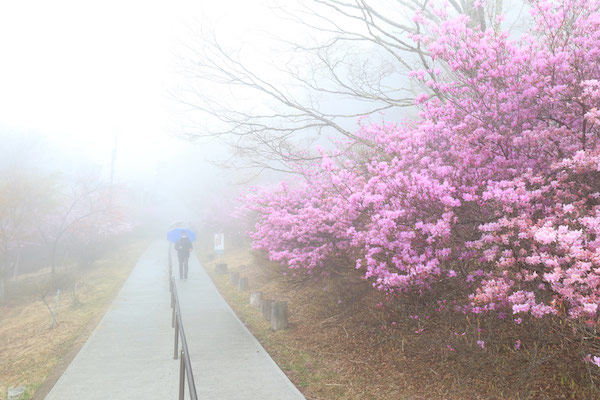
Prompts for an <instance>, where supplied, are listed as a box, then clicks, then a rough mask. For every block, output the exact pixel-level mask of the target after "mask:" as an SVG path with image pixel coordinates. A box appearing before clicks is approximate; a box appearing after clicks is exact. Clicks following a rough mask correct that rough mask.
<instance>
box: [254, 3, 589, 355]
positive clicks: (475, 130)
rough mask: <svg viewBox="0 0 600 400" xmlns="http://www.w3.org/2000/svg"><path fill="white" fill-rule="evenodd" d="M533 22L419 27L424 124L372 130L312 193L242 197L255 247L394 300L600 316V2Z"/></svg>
mask: <svg viewBox="0 0 600 400" xmlns="http://www.w3.org/2000/svg"><path fill="white" fill-rule="evenodd" d="M442 14H443V13H442ZM532 18H533V22H532V27H533V28H532V29H531V31H530V32H527V33H525V34H523V35H522V36H521V38H519V39H518V40H513V39H510V38H509V36H508V34H507V33H506V32H502V31H499V30H493V29H488V30H485V31H482V30H481V29H479V28H474V27H471V26H470V24H469V20H468V17H466V16H460V17H456V18H446V19H445V20H444V21H443V22H442V23H441V24H438V25H428V24H426V23H425V22H422V21H421V19H420V18H419V17H418V15H417V17H416V18H415V21H416V23H419V24H423V26H422V28H423V29H422V30H421V31H422V32H424V33H422V34H419V35H413V37H412V39H413V40H414V41H415V42H418V43H420V44H421V45H422V46H424V47H425V48H426V49H427V51H428V53H429V56H430V60H429V62H428V63H427V66H426V67H425V68H424V69H421V70H418V71H414V73H413V74H412V75H413V77H414V79H417V80H420V81H422V82H423V83H424V84H425V85H426V86H428V87H429V88H430V89H431V90H430V93H429V94H422V95H419V96H417V99H416V101H417V104H418V105H419V107H420V110H421V112H420V115H419V118H418V119H417V120H414V121H402V122H401V123H399V124H394V123H383V124H373V125H361V126H360V128H359V130H358V132H357V133H356V136H357V140H347V141H345V142H341V143H339V144H338V147H337V149H336V150H335V151H334V152H332V153H331V154H329V155H328V154H325V153H323V161H322V163H321V165H320V166H314V167H309V166H299V171H302V173H303V174H304V178H305V179H303V180H302V181H299V182H295V183H292V184H282V185H281V186H279V187H278V188H276V189H265V188H256V189H254V190H253V191H251V192H250V193H248V194H247V195H246V196H244V198H243V200H244V202H245V205H246V209H247V210H249V211H251V212H252V213H253V214H254V216H255V218H256V225H255V229H254V230H253V231H252V232H251V233H250V235H251V237H252V239H253V240H254V247H255V248H256V249H261V250H265V251H267V252H268V254H269V256H270V257H271V259H272V260H275V261H278V262H281V263H282V264H283V265H285V266H287V267H289V268H292V269H295V270H298V271H303V272H306V273H308V274H315V273H320V274H322V273H325V274H328V273H331V272H335V271H337V270H339V269H341V268H349V267H353V268H356V269H358V270H360V271H361V273H362V274H363V277H364V278H365V279H369V280H370V281H371V282H372V283H373V286H374V287H375V288H377V289H378V290H382V291H386V292H389V293H390V294H393V295H402V293H406V292H412V293H417V294H418V293H423V292H424V291H427V292H429V293H432V292H433V293H437V296H438V297H439V298H440V299H446V298H447V297H448V296H449V293H446V292H444V290H443V289H444V287H447V286H448V285H451V286H452V287H454V288H456V287H459V288H462V291H460V292H456V291H453V296H456V293H460V296H462V297H461V298H458V299H456V298H454V299H453V300H459V303H460V304H462V306H458V308H457V309H461V308H460V307H463V308H462V309H463V310H464V309H468V310H469V311H470V312H475V313H494V312H497V313H500V312H501V313H502V315H505V313H506V312H510V313H511V314H514V318H515V319H519V320H520V317H519V315H525V314H529V315H531V316H533V317H538V318H539V317H543V316H544V315H549V314H550V315H556V314H559V313H563V314H565V315H568V316H569V317H571V318H578V317H586V318H591V319H595V320H597V317H598V310H597V308H598V304H599V295H600V250H599V246H600V238H599V230H600V209H599V208H598V207H599V206H600V199H599V198H600V190H599V188H600V186H599V185H600V156H599V154H600V153H599V151H600V148H599V143H598V135H599V134H600V111H599V108H600V82H599V79H600V2H599V1H597V0H566V1H562V2H559V1H542V2H537V3H535V4H534V5H533V8H532ZM481 347H483V346H481Z"/></svg>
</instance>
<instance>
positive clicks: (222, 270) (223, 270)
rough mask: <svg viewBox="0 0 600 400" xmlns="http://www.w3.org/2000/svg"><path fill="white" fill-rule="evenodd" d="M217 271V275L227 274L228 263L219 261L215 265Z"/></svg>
mask: <svg viewBox="0 0 600 400" xmlns="http://www.w3.org/2000/svg"><path fill="white" fill-rule="evenodd" d="M215 273H216V274H217V275H225V274H227V264H222V263H219V264H217V265H216V266H215Z"/></svg>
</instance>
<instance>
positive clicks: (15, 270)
mask: <svg viewBox="0 0 600 400" xmlns="http://www.w3.org/2000/svg"><path fill="white" fill-rule="evenodd" d="M21 251H22V250H21V248H19V250H18V251H17V258H16V259H15V262H14V264H13V276H12V278H13V281H14V280H16V279H17V276H18V275H19V267H20V265H21Z"/></svg>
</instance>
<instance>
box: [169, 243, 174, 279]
mask: <svg viewBox="0 0 600 400" xmlns="http://www.w3.org/2000/svg"><path fill="white" fill-rule="evenodd" d="M171 275H173V261H172V257H171V244H170V243H169V276H171Z"/></svg>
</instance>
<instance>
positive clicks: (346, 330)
mask: <svg viewBox="0 0 600 400" xmlns="http://www.w3.org/2000/svg"><path fill="white" fill-rule="evenodd" d="M199 256H200V259H201V260H202V261H203V264H204V266H205V268H206V270H207V271H208V272H209V274H210V275H211V277H212V279H213V281H214V282H215V283H216V285H217V287H218V288H219V290H220V291H221V293H222V294H223V296H224V297H225V298H226V300H227V301H228V302H229V304H230V305H231V306H232V308H233V309H234V310H235V311H236V313H237V314H238V316H239V317H240V319H241V320H242V321H243V322H244V323H245V324H246V326H247V327H248V328H249V329H250V331H251V332H252V333H253V334H254V335H255V336H256V337H257V338H258V340H259V341H260V342H261V343H262V345H263V347H265V349H266V350H267V351H268V352H269V353H270V354H271V356H272V357H273V358H274V360H275V361H276V362H277V363H278V364H279V365H280V367H281V368H282V369H283V370H284V372H285V373H286V374H287V375H288V376H289V377H290V379H291V380H292V381H293V382H294V384H295V385H296V386H297V387H298V388H299V389H300V390H301V391H302V393H303V394H304V395H305V396H306V398H307V399H309V400H311V399H356V400H359V399H360V400H367V399H457V400H458V399H461V400H462V399H559V398H565V399H566V398H570V399H592V398H598V397H597V395H598V392H597V391H594V390H595V389H594V388H592V387H590V384H589V380H586V377H585V374H586V371H585V367H584V366H583V364H582V362H581V359H580V357H579V355H578V354H575V353H574V352H573V351H570V350H569V349H558V350H556V349H557V348H558V346H557V344H556V343H554V342H552V341H545V342H544V341H536V337H537V335H541V333H540V332H542V331H539V332H528V331H527V330H528V329H529V327H528V326H527V325H525V324H523V325H522V326H521V327H517V328H515V325H514V324H512V323H509V322H507V323H506V324H504V325H502V324H501V323H500V324H498V323H497V322H494V325H491V324H489V323H488V322H487V321H486V320H484V319H481V320H480V319H478V318H475V317H473V318H466V319H465V317H464V316H456V314H452V313H427V314H430V315H429V317H430V318H427V316H428V315H425V314H426V313H425V312H424V310H427V307H425V306H424V305H421V307H420V308H419V307H415V308H414V309H413V308H411V307H412V305H411V304H403V305H401V306H398V305H397V306H396V308H395V309H391V308H389V307H388V308H387V309H386V306H385V304H386V299H385V296H384V295H383V294H381V293H377V292H375V291H373V290H372V289H371V287H370V284H369V283H368V282H366V281H363V280H360V279H355V277H352V276H349V277H345V278H339V279H336V280H327V281H324V280H314V279H313V280H307V281H304V282H299V281H298V279H297V278H296V279H286V278H284V277H283V276H282V274H281V271H279V269H278V267H277V266H275V265H273V264H272V263H270V262H268V261H267V260H265V259H263V258H261V256H260V255H259V254H257V253H253V252H251V251H250V250H248V248H247V247H244V248H238V249H236V250H228V252H227V254H226V255H224V256H223V257H222V259H221V260H220V261H219V262H223V263H227V264H228V269H229V271H230V272H231V271H238V272H240V276H242V277H244V276H245V277H248V278H249V285H250V288H249V291H248V292H241V291H239V290H238V289H237V288H234V287H233V286H232V285H231V284H230V282H229V279H230V278H229V276H228V275H215V274H214V265H215V263H216V260H211V259H209V258H208V256H207V255H206V254H200V253H199ZM250 291H261V292H263V296H266V297H267V298H270V299H273V300H286V301H287V302H288V307H289V320H290V328H289V329H288V330H285V331H279V332H273V331H271V330H270V326H269V323H268V322H267V321H264V320H263V318H262V316H261V315H260V313H259V311H258V310H257V309H255V308H253V307H252V306H250V305H249V304H248V303H249V301H248V300H249V292H250ZM378 304H382V305H383V306H378ZM429 309H431V307H429ZM417 313H418V314H420V319H419V320H416V319H414V318H410V315H413V314H417ZM420 329H423V331H422V332H421V333H416V332H415V331H419V330H420ZM519 329H521V331H519ZM463 332H465V334H464V335H463V334H462V333H463ZM516 338H522V339H523V345H522V347H521V349H520V350H519V351H516V350H515V349H514V343H515V339H516ZM477 340H485V343H486V344H485V349H482V348H481V347H479V346H478V345H477V343H476V341H477ZM528 340H530V341H529V342H528ZM563 344H564V343H563ZM448 346H450V347H451V348H452V350H450V349H449V348H448ZM542 346H545V347H542ZM559 350H560V351H559ZM571 353H573V354H572V357H571V356H570V354H571ZM569 357H571V358H569Z"/></svg>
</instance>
